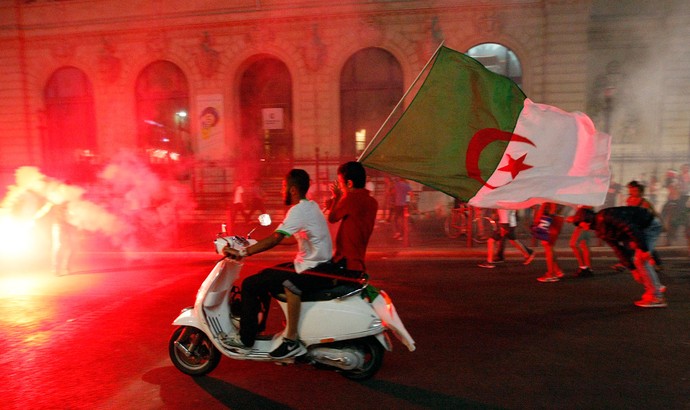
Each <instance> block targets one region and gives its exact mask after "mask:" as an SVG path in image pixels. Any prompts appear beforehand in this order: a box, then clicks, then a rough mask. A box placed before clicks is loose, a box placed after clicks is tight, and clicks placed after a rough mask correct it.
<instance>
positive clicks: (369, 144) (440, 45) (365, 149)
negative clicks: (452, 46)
mask: <svg viewBox="0 0 690 410" xmlns="http://www.w3.org/2000/svg"><path fill="white" fill-rule="evenodd" d="M444 41H445V40H444ZM444 41H441V44H439V45H438V47H437V48H436V51H434V54H432V55H431V58H429V61H427V62H426V64H424V67H422V70H421V71H420V72H419V74H417V78H415V79H414V81H412V84H410V87H409V88H408V89H407V91H406V92H405V94H403V96H402V98H400V101H398V103H397V104H396V105H395V107H394V108H393V110H392V111H391V113H390V114H388V118H386V120H385V121H383V123H382V124H381V127H379V130H378V131H376V134H374V138H372V139H371V141H369V143H368V144H367V146H366V147H365V148H364V151H362V153H361V154H360V155H359V158H357V162H361V161H362V157H363V156H364V154H366V153H367V151H368V150H369V147H371V144H373V143H374V141H376V138H378V136H379V133H380V132H381V130H382V129H383V126H384V125H386V123H387V122H388V120H390V119H391V117H392V116H393V113H394V112H395V110H397V109H398V107H400V104H402V102H403V101H404V100H405V98H406V97H407V95H408V94H409V93H410V91H412V87H414V85H415V84H417V81H419V78H420V77H421V76H422V73H423V72H424V71H426V68H427V67H428V66H429V64H431V61H432V60H433V59H434V57H436V54H438V52H439V50H441V47H442V46H443V42H444Z"/></svg>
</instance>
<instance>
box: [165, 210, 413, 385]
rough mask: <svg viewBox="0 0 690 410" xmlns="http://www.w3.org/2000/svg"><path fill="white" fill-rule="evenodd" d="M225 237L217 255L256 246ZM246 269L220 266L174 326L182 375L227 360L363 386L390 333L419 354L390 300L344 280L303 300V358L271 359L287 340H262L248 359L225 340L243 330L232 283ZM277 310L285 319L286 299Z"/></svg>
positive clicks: (173, 346) (174, 350)
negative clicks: (305, 368)
mask: <svg viewBox="0 0 690 410" xmlns="http://www.w3.org/2000/svg"><path fill="white" fill-rule="evenodd" d="M260 220H261V222H262V225H265V224H270V217H268V215H262V216H261V217H260ZM250 234H251V233H250ZM225 235H227V234H224V233H221V234H218V238H217V239H216V240H215V241H214V244H215V247H216V252H217V253H219V254H222V249H223V248H224V247H225V246H226V245H227V246H231V247H233V248H235V249H240V248H241V247H246V246H248V245H250V244H252V243H256V241H255V240H253V239H245V238H243V237H239V236H225ZM248 237H249V235H248ZM242 265H243V264H242V262H240V261H236V260H232V259H229V258H223V259H221V260H220V261H219V262H218V263H217V264H216V266H215V267H214V268H213V270H212V271H211V273H209V275H208V277H207V278H206V280H204V282H203V283H202V285H201V287H200V288H199V290H198V292H197V295H196V302H195V303H194V306H193V307H188V308H185V309H183V310H182V312H181V313H180V315H179V316H178V317H177V319H175V320H174V321H173V325H176V326H178V327H177V329H175V331H174V332H173V334H172V336H171V337H170V342H169V343H168V351H169V354H170V359H171V360H172V362H173V364H174V365H175V367H177V368H178V369H179V370H180V371H182V372H183V373H185V374H188V375H191V376H200V375H204V374H207V373H209V372H211V371H212V370H213V369H215V368H216V366H217V365H218V363H219V362H220V358H221V354H223V355H225V356H228V357H230V358H232V359H238V360H257V361H270V362H276V363H284V364H287V363H295V362H303V363H308V364H312V365H321V367H324V366H325V367H327V368H330V369H333V370H337V371H339V372H341V373H342V374H343V375H344V376H345V377H347V378H350V379H354V380H364V379H368V378H370V377H372V376H373V375H374V374H375V373H376V372H377V371H378V370H379V368H380V367H381V365H382V363H383V355H384V349H385V350H388V351H390V350H392V345H391V341H390V338H389V337H388V333H387V331H388V330H390V331H392V332H393V334H394V335H395V336H396V337H397V338H398V339H399V340H400V341H401V342H402V343H403V344H404V345H405V346H407V348H408V349H409V350H410V351H413V350H415V342H414V340H413V339H412V337H411V336H410V335H409V333H408V332H407V330H405V326H404V325H403V323H402V321H401V320H400V318H399V317H398V314H397V312H396V310H395V306H393V302H392V300H391V299H390V297H389V296H388V295H387V294H386V293H385V292H384V291H383V290H377V289H375V288H374V287H373V286H370V285H368V283H367V282H366V279H364V278H362V279H360V280H359V281H345V282H343V281H339V282H338V283H339V285H337V286H335V287H334V288H331V289H327V290H323V291H320V292H316V293H313V294H309V295H307V294H305V295H303V296H302V309H301V316H300V320H299V335H300V340H301V341H302V343H303V344H304V345H305V346H306V348H307V353H306V354H305V355H302V356H299V357H289V358H284V359H274V358H272V357H271V356H270V355H269V353H270V352H271V351H272V350H274V349H275V348H276V347H278V346H279V345H280V343H281V342H282V334H276V335H273V336H261V335H260V336H259V337H258V338H257V340H256V342H255V344H254V346H253V347H252V350H251V351H250V352H246V351H241V350H239V349H237V348H235V347H232V346H230V345H228V344H226V343H225V342H224V341H225V340H227V339H228V338H230V337H232V336H233V335H235V334H236V333H238V331H239V314H238V312H235V313H233V310H235V309H232V308H231V305H234V303H233V301H235V300H236V299H238V298H239V296H240V295H239V288H238V286H234V283H235V281H236V280H237V278H238V277H239V273H240V270H241V269H242ZM343 283H344V284H343ZM278 303H279V305H280V307H281V309H282V311H283V314H284V315H287V304H286V303H285V300H284V299H283V300H280V299H278Z"/></svg>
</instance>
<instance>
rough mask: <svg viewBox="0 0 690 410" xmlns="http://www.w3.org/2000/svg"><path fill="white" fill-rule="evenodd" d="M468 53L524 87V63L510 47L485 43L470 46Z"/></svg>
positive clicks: (495, 71) (490, 68)
mask: <svg viewBox="0 0 690 410" xmlns="http://www.w3.org/2000/svg"><path fill="white" fill-rule="evenodd" d="M467 55H468V56H470V57H472V58H474V59H475V60H477V61H479V62H480V63H482V64H483V65H484V67H486V68H488V69H489V70H491V71H493V72H494V73H496V74H501V75H504V76H506V77H508V78H510V79H511V80H513V81H514V82H515V83H516V84H517V85H518V86H520V87H522V65H521V64H520V60H519V59H518V57H517V56H516V55H515V53H514V52H513V51H512V50H511V49H509V48H508V47H506V46H504V45H502V44H497V43H483V44H478V45H476V46H474V47H472V48H470V49H469V50H468V51H467Z"/></svg>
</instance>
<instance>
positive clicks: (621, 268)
mask: <svg viewBox="0 0 690 410" xmlns="http://www.w3.org/2000/svg"><path fill="white" fill-rule="evenodd" d="M611 269H613V270H615V271H616V272H625V271H626V270H628V268H627V267H626V266H625V265H623V264H622V263H617V264H615V265H611Z"/></svg>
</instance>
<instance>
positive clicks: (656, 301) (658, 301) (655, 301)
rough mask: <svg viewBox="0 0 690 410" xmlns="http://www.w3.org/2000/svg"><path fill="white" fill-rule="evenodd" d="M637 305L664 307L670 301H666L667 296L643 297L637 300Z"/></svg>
mask: <svg viewBox="0 0 690 410" xmlns="http://www.w3.org/2000/svg"><path fill="white" fill-rule="evenodd" d="M635 306H639V307H643V308H663V307H667V306H668V303H666V299H665V298H651V299H647V298H642V299H640V300H638V301H637V302H635Z"/></svg>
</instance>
